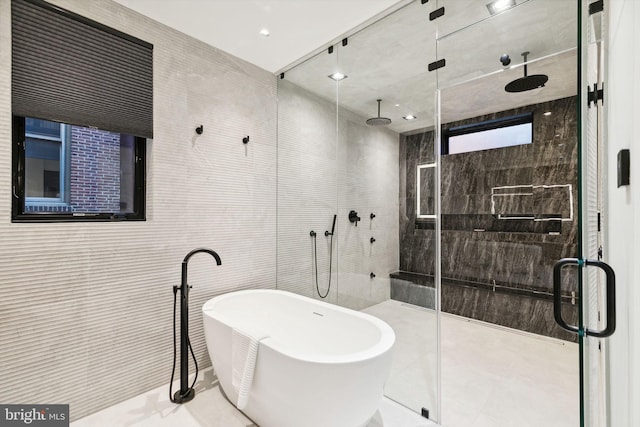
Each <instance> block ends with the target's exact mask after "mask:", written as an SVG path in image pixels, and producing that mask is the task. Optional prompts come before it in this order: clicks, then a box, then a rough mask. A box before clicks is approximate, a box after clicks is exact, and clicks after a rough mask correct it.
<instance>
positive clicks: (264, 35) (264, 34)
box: [260, 28, 271, 37]
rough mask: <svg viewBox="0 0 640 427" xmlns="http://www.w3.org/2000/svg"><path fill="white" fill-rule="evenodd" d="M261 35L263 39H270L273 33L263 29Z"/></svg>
mask: <svg viewBox="0 0 640 427" xmlns="http://www.w3.org/2000/svg"><path fill="white" fill-rule="evenodd" d="M260 35H261V36H263V37H269V36H270V35H271V33H270V32H269V30H268V29H266V28H263V29H261V30H260Z"/></svg>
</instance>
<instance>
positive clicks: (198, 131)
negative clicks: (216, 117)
mask: <svg viewBox="0 0 640 427" xmlns="http://www.w3.org/2000/svg"><path fill="white" fill-rule="evenodd" d="M202 132H204V127H203V126H202V125H200V126H198V127H197V128H196V133H197V134H198V135H202Z"/></svg>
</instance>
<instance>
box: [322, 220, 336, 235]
mask: <svg viewBox="0 0 640 427" xmlns="http://www.w3.org/2000/svg"><path fill="white" fill-rule="evenodd" d="M337 216H338V215H335V214H334V215H333V224H331V233H329V232H328V231H325V232H324V236H325V237H327V236H333V233H334V232H335V231H336V217H337Z"/></svg>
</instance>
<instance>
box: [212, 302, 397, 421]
mask: <svg viewBox="0 0 640 427" xmlns="http://www.w3.org/2000/svg"><path fill="white" fill-rule="evenodd" d="M202 311H203V314H204V316H203V319H204V333H205V339H206V342H207V348H208V350H209V355H210V356H211V361H212V363H213V367H214V369H215V372H216V375H217V376H218V379H219V381H220V385H221V386H222V389H223V390H224V392H225V394H226V395H227V397H228V398H229V400H231V402H232V403H234V404H236V402H238V396H239V392H238V390H237V388H238V387H237V384H236V383H233V382H232V376H233V375H236V377H234V380H237V379H238V377H237V370H236V373H235V374H232V372H233V370H234V369H237V365H238V363H237V359H236V358H237V354H238V353H237V352H235V350H234V349H233V348H232V347H234V346H237V345H238V344H237V342H238V341H237V336H238V335H237V333H238V332H237V331H242V334H244V336H250V337H253V338H254V339H253V341H252V342H253V344H254V345H255V348H257V357H256V358H255V365H254V369H253V371H252V375H251V378H250V383H251V385H250V388H249V391H248V393H244V392H243V393H241V394H244V395H245V399H244V403H243V405H242V406H243V407H242V411H243V412H244V413H245V414H246V415H247V416H248V417H249V418H251V419H252V420H253V421H254V422H255V423H257V424H258V425H259V426H260V427H342V426H344V427H360V426H365V425H366V424H367V423H368V422H369V420H370V419H371V417H373V415H374V414H375V412H376V410H377V408H378V405H379V403H380V400H381V398H382V395H383V386H384V383H385V381H386V379H387V376H388V374H389V369H390V367H391V350H392V348H393V344H394V342H395V334H394V332H393V330H392V329H391V327H389V325H387V324H386V323H385V322H383V321H382V320H380V319H377V318H375V317H373V316H370V315H367V314H364V313H360V312H358V311H353V310H349V309H346V308H342V307H339V306H336V305H332V304H328V303H325V302H322V301H316V300H314V299H311V298H307V297H303V296H300V295H296V294H293V293H290V292H285V291H277V290H246V291H237V292H231V293H228V294H224V295H220V296H218V297H215V298H213V299H211V300H209V301H207V302H206V303H205V304H204V306H203V307H202ZM234 330H235V331H236V332H234ZM232 341H233V342H232ZM233 365H235V367H234V366H233ZM246 396H248V397H246ZM236 406H239V405H236Z"/></svg>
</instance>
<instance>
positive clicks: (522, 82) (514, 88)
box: [504, 52, 549, 93]
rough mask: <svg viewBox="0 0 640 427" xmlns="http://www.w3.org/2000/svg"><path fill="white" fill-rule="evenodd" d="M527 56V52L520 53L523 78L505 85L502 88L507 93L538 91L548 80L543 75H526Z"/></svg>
mask: <svg viewBox="0 0 640 427" xmlns="http://www.w3.org/2000/svg"><path fill="white" fill-rule="evenodd" d="M527 55H529V52H522V56H524V77H520V78H519V79H515V80H514V81H512V82H509V83H507V85H506V86H505V87H504V90H506V91H507V92H512V93H513V92H526V91H528V90H533V89H538V88H540V87H544V84H545V83H546V82H547V80H549V77H548V76H546V75H545V74H532V75H530V76H528V75H527Z"/></svg>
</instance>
